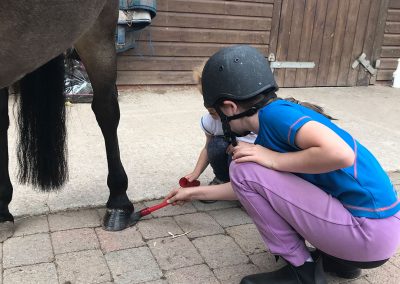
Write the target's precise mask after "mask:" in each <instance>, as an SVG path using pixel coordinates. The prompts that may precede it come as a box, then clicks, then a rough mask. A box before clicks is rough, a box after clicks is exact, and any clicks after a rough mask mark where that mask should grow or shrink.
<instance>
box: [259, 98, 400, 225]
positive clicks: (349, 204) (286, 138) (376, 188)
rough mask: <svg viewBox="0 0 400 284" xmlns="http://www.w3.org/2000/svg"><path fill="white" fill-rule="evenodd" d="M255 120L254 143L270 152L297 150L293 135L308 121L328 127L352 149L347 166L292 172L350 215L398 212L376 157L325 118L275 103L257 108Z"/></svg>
mask: <svg viewBox="0 0 400 284" xmlns="http://www.w3.org/2000/svg"><path fill="white" fill-rule="evenodd" d="M258 117H259V126H260V127H259V132H258V137H257V139H256V141H255V144H259V145H262V146H264V147H266V148H269V149H271V150H273V151H277V152H281V153H286V152H295V151H300V150H301V149H300V148H299V147H297V146H296V144H295V137H296V133H297V131H298V130H299V129H300V128H301V127H302V126H303V125H304V124H306V123H307V122H309V121H317V122H319V123H321V124H323V125H325V126H327V127H329V128H330V129H331V130H333V131H334V132H335V133H336V134H338V135H339V136H340V137H341V138H342V139H343V140H344V141H345V142H346V143H347V144H348V145H349V146H350V147H351V148H352V149H353V151H354V153H355V161H354V164H353V165H352V166H351V167H347V168H342V169H338V170H335V171H331V172H327V173H322V174H301V173H295V174H296V175H297V176H299V177H301V178H303V179H305V180H307V181H309V182H311V183H312V184H314V185H316V186H318V187H319V188H321V189H322V190H324V191H325V192H327V193H328V194H330V195H332V196H333V197H335V198H337V199H338V200H339V201H340V202H341V203H342V204H343V206H344V207H345V208H347V209H348V210H349V211H350V212H351V214H352V215H353V216H357V217H368V218H386V217H389V216H392V215H394V214H395V213H397V212H398V211H399V210H400V199H399V198H398V197H397V193H396V191H395V189H394V186H393V184H392V183H391V182H390V179H389V177H388V175H387V174H386V173H385V171H384V170H383V169H382V167H381V165H380V164H379V162H378V161H377V160H376V158H375V157H374V156H373V155H372V154H371V153H370V152H369V151H368V150H367V149H366V148H365V147H364V146H363V145H361V144H360V143H359V142H358V141H356V140H355V139H354V138H353V137H352V136H351V135H350V134H349V133H347V132H346V131H344V130H343V129H341V128H339V127H338V126H337V125H335V124H334V123H332V122H331V121H330V120H329V119H328V118H326V117H325V116H323V115H321V114H319V113H317V112H315V111H313V110H311V109H309V108H306V107H304V106H301V105H298V104H296V103H292V102H289V101H285V100H277V101H274V102H272V103H270V104H268V105H266V106H265V107H263V108H262V109H260V111H259V114H258Z"/></svg>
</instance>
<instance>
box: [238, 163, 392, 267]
mask: <svg viewBox="0 0 400 284" xmlns="http://www.w3.org/2000/svg"><path fill="white" fill-rule="evenodd" d="M230 177H231V182H232V186H233V188H234V190H235V192H236V194H237V197H238V199H239V200H240V202H241V203H242V204H243V206H244V207H245V208H246V210H247V212H248V214H249V215H250V216H251V217H252V219H253V221H254V223H255V224H256V226H257V228H258V230H259V231H260V233H261V236H262V238H263V240H264V242H265V243H266V245H267V246H268V248H269V249H270V251H271V253H273V254H276V255H280V256H282V257H283V258H284V259H286V260H287V261H288V262H290V263H291V264H293V265H295V266H299V265H302V264H303V263H304V261H305V260H306V259H307V258H309V257H310V254H309V252H308V250H307V247H306V245H305V242H304V239H306V240H308V241H309V242H310V243H311V244H313V245H314V246H315V247H317V248H318V249H320V250H322V251H324V252H325V253H327V254H329V255H332V256H335V257H337V258H341V259H346V260H351V261H363V262H367V261H377V260H383V259H387V258H389V257H390V256H391V255H392V254H393V253H394V252H395V251H396V248H397V246H398V244H399V240H400V220H399V219H398V218H397V217H396V216H393V217H389V218H385V219H379V220H377V219H367V218H356V217H353V216H352V215H351V214H350V213H349V212H348V211H347V209H345V208H344V207H343V206H342V204H341V203H340V202H339V201H338V200H337V199H335V198H333V197H332V196H330V195H328V194H326V193H325V192H324V191H322V190H321V189H320V188H318V187H316V186H314V185H313V184H311V183H309V182H307V181H305V180H303V179H301V178H299V177H297V176H296V175H293V174H290V173H284V172H277V171H273V170H270V169H267V168H264V167H262V166H260V165H258V164H255V163H240V164H238V163H235V162H232V163H231V167H230ZM398 215H400V214H398Z"/></svg>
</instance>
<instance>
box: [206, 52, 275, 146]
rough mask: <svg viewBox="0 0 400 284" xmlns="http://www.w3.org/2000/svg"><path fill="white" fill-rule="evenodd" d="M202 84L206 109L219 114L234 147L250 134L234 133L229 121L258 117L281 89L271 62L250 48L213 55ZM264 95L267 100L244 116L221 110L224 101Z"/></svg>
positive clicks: (229, 140)
mask: <svg viewBox="0 0 400 284" xmlns="http://www.w3.org/2000/svg"><path fill="white" fill-rule="evenodd" d="M201 82H202V92H203V99H204V106H205V107H212V108H214V109H215V110H216V111H217V112H218V114H219V116H220V118H221V122H222V129H223V131H224V136H225V139H226V141H227V142H229V143H231V144H232V145H233V146H236V145H237V142H236V136H243V135H246V133H243V134H242V135H238V134H236V133H234V132H232V130H231V128H230V125H229V121H231V120H234V119H238V118H241V117H244V116H252V115H254V114H255V113H256V112H257V110H258V109H259V108H261V107H262V106H263V105H265V104H266V102H267V101H268V100H269V99H271V98H274V97H276V95H275V91H276V90H277V89H278V86H277V85H276V82H275V79H274V75H273V74H272V71H271V68H270V67H269V64H268V61H267V60H266V59H265V57H264V56H263V55H262V54H261V53H260V52H259V51H258V50H257V49H255V48H253V47H251V46H248V45H235V46H231V47H225V48H222V49H221V50H219V51H218V52H217V53H215V54H214V55H213V56H211V57H210V59H209V60H208V61H207V63H206V65H205V66H204V69H203V74H202V76H201ZM261 93H264V94H267V95H266V97H265V98H264V99H263V100H262V101H260V102H259V103H257V104H256V105H254V106H253V107H251V108H250V109H248V110H246V111H244V112H242V113H240V114H237V115H234V116H230V117H228V116H226V115H225V114H224V113H223V112H222V111H221V109H220V107H219V104H220V103H221V102H222V101H223V100H224V99H230V100H233V101H243V100H246V99H250V98H252V97H255V96H257V95H259V94H261Z"/></svg>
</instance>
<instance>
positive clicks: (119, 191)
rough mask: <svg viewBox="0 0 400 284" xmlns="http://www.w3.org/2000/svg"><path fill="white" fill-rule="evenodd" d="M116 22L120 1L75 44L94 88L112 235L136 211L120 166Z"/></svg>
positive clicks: (107, 222) (110, 3)
mask: <svg viewBox="0 0 400 284" xmlns="http://www.w3.org/2000/svg"><path fill="white" fill-rule="evenodd" d="M117 18H118V1H115V0H114V1H108V3H107V4H106V6H105V7H104V9H103V11H102V12H101V14H100V16H99V18H98V20H97V21H96V23H95V24H94V25H93V27H92V28H91V29H90V30H89V31H88V32H87V33H86V34H85V35H84V36H82V38H81V39H80V40H79V41H78V42H77V43H76V44H75V48H76V50H77V52H78V54H79V56H80V57H81V59H82V62H83V64H84V65H85V68H86V70H87V72H88V75H89V78H90V81H91V83H92V86H93V92H94V95H93V102H92V109H93V112H94V114H95V115H96V119H97V122H98V124H99V126H100V128H101V131H102V133H103V136H104V140H105V146H106V152H107V161H108V178H107V185H108V187H109V189H110V196H109V199H108V201H107V212H106V215H105V216H104V219H103V227H104V229H106V230H109V231H118V230H122V229H124V228H126V227H128V226H129V225H131V224H130V220H129V217H130V215H131V213H132V212H133V211H134V208H133V204H132V202H130V201H129V198H128V196H127V194H126V190H127V188H128V178H127V175H126V173H125V170H124V167H123V166H122V163H121V159H120V151H119V146H118V136H117V127H118V123H119V118H120V112H119V105H118V100H117V89H116V86H115V82H116V77H117V75H116V74H117V72H116V51H115V43H114V33H115V27H116V22H117Z"/></svg>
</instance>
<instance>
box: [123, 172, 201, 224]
mask: <svg viewBox="0 0 400 284" xmlns="http://www.w3.org/2000/svg"><path fill="white" fill-rule="evenodd" d="M179 185H180V186H181V187H192V186H199V185H200V182H199V181H198V180H197V179H196V180H194V181H191V182H190V181H189V180H188V179H187V178H185V177H183V178H181V179H180V180H179ZM169 204H170V203H168V202H167V200H164V201H163V202H161V203H159V204H156V205H154V206H151V207H146V208H144V209H142V210H140V211H138V212H134V213H132V215H131V218H130V223H131V226H133V225H135V224H136V223H137V222H138V221H139V220H140V218H142V217H144V216H146V215H149V214H150V213H152V212H154V211H156V210H158V209H161V208H163V207H165V206H168V205H169Z"/></svg>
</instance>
